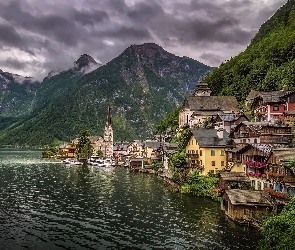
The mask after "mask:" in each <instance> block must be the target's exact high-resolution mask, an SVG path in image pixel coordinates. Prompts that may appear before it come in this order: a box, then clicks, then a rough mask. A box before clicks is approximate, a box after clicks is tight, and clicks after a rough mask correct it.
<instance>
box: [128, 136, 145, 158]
mask: <svg viewBox="0 0 295 250" xmlns="http://www.w3.org/2000/svg"><path fill="white" fill-rule="evenodd" d="M146 154H147V153H146V150H145V143H144V141H141V140H134V141H133V142H131V143H129V144H128V146H127V155H128V156H129V157H131V158H136V157H146Z"/></svg>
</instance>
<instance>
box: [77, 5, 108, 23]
mask: <svg viewBox="0 0 295 250" xmlns="http://www.w3.org/2000/svg"><path fill="white" fill-rule="evenodd" d="M73 17H74V20H75V21H76V22H80V23H81V24H82V25H90V26H94V25H95V24H97V23H102V22H104V21H107V20H109V16H108V14H107V12H106V11H101V10H91V11H78V10H76V9H74V10H73Z"/></svg>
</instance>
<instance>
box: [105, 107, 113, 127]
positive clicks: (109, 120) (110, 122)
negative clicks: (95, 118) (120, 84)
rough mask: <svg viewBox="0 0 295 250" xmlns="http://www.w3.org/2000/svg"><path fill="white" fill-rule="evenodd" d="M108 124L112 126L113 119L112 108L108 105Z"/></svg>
mask: <svg viewBox="0 0 295 250" xmlns="http://www.w3.org/2000/svg"><path fill="white" fill-rule="evenodd" d="M106 126H107V127H109V126H112V119H111V108H110V107H108V114H107V119H106Z"/></svg>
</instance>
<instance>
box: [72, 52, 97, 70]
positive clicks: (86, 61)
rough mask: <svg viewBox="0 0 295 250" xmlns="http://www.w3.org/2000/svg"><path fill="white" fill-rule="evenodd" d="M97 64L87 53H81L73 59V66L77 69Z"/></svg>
mask: <svg viewBox="0 0 295 250" xmlns="http://www.w3.org/2000/svg"><path fill="white" fill-rule="evenodd" d="M94 64H95V65H96V64H98V63H97V62H96V61H95V60H94V59H93V58H92V57H91V56H89V55H87V54H83V55H81V56H80V58H79V59H78V60H77V61H75V66H76V67H78V68H79V69H82V68H85V67H88V66H91V65H94Z"/></svg>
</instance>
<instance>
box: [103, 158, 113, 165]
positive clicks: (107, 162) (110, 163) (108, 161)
mask: <svg viewBox="0 0 295 250" xmlns="http://www.w3.org/2000/svg"><path fill="white" fill-rule="evenodd" d="M112 164H113V161H112V160H111V159H105V160H104V167H110V166H112Z"/></svg>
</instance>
